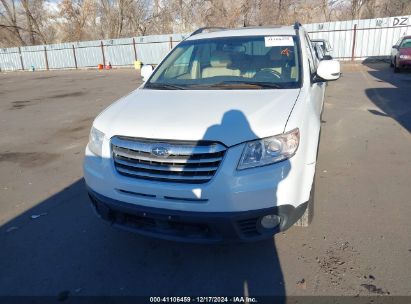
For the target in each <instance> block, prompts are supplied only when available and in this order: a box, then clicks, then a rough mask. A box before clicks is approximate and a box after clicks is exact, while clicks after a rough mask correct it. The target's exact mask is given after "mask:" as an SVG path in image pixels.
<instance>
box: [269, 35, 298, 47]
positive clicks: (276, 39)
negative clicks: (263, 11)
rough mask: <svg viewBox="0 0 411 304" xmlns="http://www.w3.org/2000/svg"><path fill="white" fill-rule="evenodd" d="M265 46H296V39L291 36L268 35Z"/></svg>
mask: <svg viewBox="0 0 411 304" xmlns="http://www.w3.org/2000/svg"><path fill="white" fill-rule="evenodd" d="M264 41H265V47H271V46H294V40H293V37H291V36H268V37H264Z"/></svg>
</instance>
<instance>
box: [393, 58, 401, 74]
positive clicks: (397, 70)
mask: <svg viewBox="0 0 411 304" xmlns="http://www.w3.org/2000/svg"><path fill="white" fill-rule="evenodd" d="M400 72H401V69H400V68H399V67H397V59H396V58H394V73H400Z"/></svg>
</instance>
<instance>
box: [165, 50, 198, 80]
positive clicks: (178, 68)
mask: <svg viewBox="0 0 411 304" xmlns="http://www.w3.org/2000/svg"><path fill="white" fill-rule="evenodd" d="M193 50H194V45H192V46H191V47H189V48H188V49H187V50H185V51H184V53H183V54H181V56H180V57H179V58H178V59H177V60H176V61H175V62H174V64H173V65H172V66H170V67H169V68H168V69H167V70H166V72H165V73H164V77H165V78H177V77H179V76H182V75H185V74H189V73H190V63H191V58H192V55H193Z"/></svg>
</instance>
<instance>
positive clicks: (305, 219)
mask: <svg viewBox="0 0 411 304" xmlns="http://www.w3.org/2000/svg"><path fill="white" fill-rule="evenodd" d="M314 192H315V177H314V181H313V185H312V187H311V192H310V198H309V199H308V204H307V208H306V209H305V212H304V214H303V215H302V216H301V217H300V218H299V219H298V220H297V221H296V222H295V223H294V226H297V227H308V226H309V225H310V224H311V222H312V220H313V217H314Z"/></svg>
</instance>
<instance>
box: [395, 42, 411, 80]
mask: <svg viewBox="0 0 411 304" xmlns="http://www.w3.org/2000/svg"><path fill="white" fill-rule="evenodd" d="M391 67H393V68H394V72H395V73H399V72H401V70H402V69H404V68H407V67H411V36H404V37H402V38H401V39H400V40H398V42H397V44H396V45H394V46H393V47H392V51H391Z"/></svg>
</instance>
